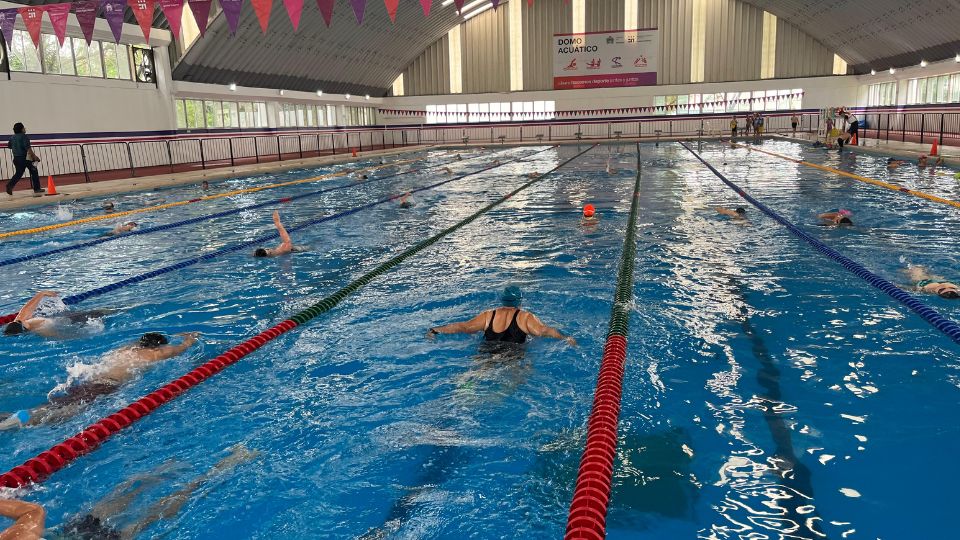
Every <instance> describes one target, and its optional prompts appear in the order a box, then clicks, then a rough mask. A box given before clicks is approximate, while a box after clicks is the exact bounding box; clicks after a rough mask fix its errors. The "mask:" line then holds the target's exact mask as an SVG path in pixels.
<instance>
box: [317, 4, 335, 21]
mask: <svg viewBox="0 0 960 540" xmlns="http://www.w3.org/2000/svg"><path fill="white" fill-rule="evenodd" d="M333 2H334V0H317V7H318V8H320V14H321V15H323V22H325V23H327V27H328V28H329V27H330V21H331V20H332V19H333Z"/></svg>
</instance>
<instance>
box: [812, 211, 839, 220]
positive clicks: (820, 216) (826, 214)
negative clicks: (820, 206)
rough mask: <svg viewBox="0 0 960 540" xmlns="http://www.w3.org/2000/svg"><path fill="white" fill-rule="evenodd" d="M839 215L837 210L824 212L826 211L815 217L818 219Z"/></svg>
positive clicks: (833, 217)
mask: <svg viewBox="0 0 960 540" xmlns="http://www.w3.org/2000/svg"><path fill="white" fill-rule="evenodd" d="M839 215H840V214H838V213H837V212H826V213H823V214H820V215H819V216H817V217H818V218H820V219H837V216H839Z"/></svg>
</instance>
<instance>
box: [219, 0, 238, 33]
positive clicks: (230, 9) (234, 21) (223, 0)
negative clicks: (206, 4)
mask: <svg viewBox="0 0 960 540" xmlns="http://www.w3.org/2000/svg"><path fill="white" fill-rule="evenodd" d="M220 7H221V8H223V15H224V16H225V17H226V18H227V26H229V27H230V33H231V34H233V35H236V34H237V25H238V24H240V8H241V7H243V0H220Z"/></svg>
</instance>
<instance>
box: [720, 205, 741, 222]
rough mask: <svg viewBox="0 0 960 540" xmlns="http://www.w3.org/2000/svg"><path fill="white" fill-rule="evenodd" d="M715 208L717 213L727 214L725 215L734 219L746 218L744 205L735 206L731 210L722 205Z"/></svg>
mask: <svg viewBox="0 0 960 540" xmlns="http://www.w3.org/2000/svg"><path fill="white" fill-rule="evenodd" d="M716 210H717V213H719V214H723V215H724V216H727V217H729V218H732V219H736V220H746V219H747V216H746V213H747V209H746V208H744V207H742V206H738V207H736V208H735V209H733V210H731V209H729V208H724V207H722V206H718V207H717V208H716Z"/></svg>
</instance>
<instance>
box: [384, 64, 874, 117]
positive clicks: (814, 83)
mask: <svg viewBox="0 0 960 540" xmlns="http://www.w3.org/2000/svg"><path fill="white" fill-rule="evenodd" d="M860 79H861V78H860V77H857V76H852V75H849V76H831V77H808V78H798V79H782V80H780V79H770V80H765V81H744V82H729V83H705V84H683V85H666V86H641V87H637V88H604V89H594V90H562V91H557V90H550V91H541V92H499V93H491V94H454V95H445V96H404V97H395V98H385V99H384V104H383V106H384V107H387V108H394V109H410V110H424V108H425V107H426V106H427V105H434V104H436V105H440V104H448V103H489V102H497V101H500V102H507V101H539V100H554V101H556V110H557V111H564V110H577V109H607V108H620V107H649V106H652V105H653V98H654V96H662V95H682V94H701V93H717V92H743V91H748V90H749V91H754V90H786V89H793V88H802V89H803V90H804V97H803V108H805V109H823V108H828V107H837V106H841V105H843V106H852V105H855V104H856V103H858V102H857V96H858V92H859V90H860V84H862V82H861V80H860ZM381 121H382V122H384V123H385V124H388V125H389V124H410V123H415V119H413V118H411V117H390V116H385V117H383V118H381Z"/></svg>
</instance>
